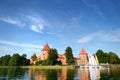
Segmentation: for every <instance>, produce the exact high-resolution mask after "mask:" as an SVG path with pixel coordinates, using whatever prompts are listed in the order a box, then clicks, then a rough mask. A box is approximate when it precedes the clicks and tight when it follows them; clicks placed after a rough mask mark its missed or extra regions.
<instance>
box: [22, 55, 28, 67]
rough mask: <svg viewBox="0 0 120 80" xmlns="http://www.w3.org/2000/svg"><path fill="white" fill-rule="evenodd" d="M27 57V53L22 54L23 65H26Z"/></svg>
mask: <svg viewBox="0 0 120 80" xmlns="http://www.w3.org/2000/svg"><path fill="white" fill-rule="evenodd" d="M26 57H27V55H26V54H22V56H21V64H22V65H24V66H25V65H26V63H27V59H26Z"/></svg>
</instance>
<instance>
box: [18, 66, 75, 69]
mask: <svg viewBox="0 0 120 80" xmlns="http://www.w3.org/2000/svg"><path fill="white" fill-rule="evenodd" d="M20 68H33V69H36V68H37V69H62V68H67V69H74V68H75V66H20Z"/></svg>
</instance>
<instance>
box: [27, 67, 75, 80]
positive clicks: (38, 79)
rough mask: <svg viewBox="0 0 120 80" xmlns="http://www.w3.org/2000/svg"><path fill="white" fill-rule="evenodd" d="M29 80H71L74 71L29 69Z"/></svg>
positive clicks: (64, 69)
mask: <svg viewBox="0 0 120 80" xmlns="http://www.w3.org/2000/svg"><path fill="white" fill-rule="evenodd" d="M29 77H30V79H31V80H73V79H74V69H67V67H65V68H62V69H29Z"/></svg>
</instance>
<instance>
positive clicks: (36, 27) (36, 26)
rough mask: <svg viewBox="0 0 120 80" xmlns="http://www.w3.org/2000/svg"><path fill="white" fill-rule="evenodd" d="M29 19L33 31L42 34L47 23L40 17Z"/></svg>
mask: <svg viewBox="0 0 120 80" xmlns="http://www.w3.org/2000/svg"><path fill="white" fill-rule="evenodd" d="M27 19H28V20H29V22H31V24H30V29H31V30H33V31H35V32H39V33H42V30H43V29H44V27H45V25H46V23H45V21H44V20H43V19H42V18H39V17H38V18H37V17H35V16H27Z"/></svg>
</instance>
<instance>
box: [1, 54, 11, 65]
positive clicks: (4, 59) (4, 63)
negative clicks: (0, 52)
mask: <svg viewBox="0 0 120 80" xmlns="http://www.w3.org/2000/svg"><path fill="white" fill-rule="evenodd" d="M10 58H11V56H10V55H5V56H4V57H3V61H2V65H3V66H8V63H9V60H10Z"/></svg>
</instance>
